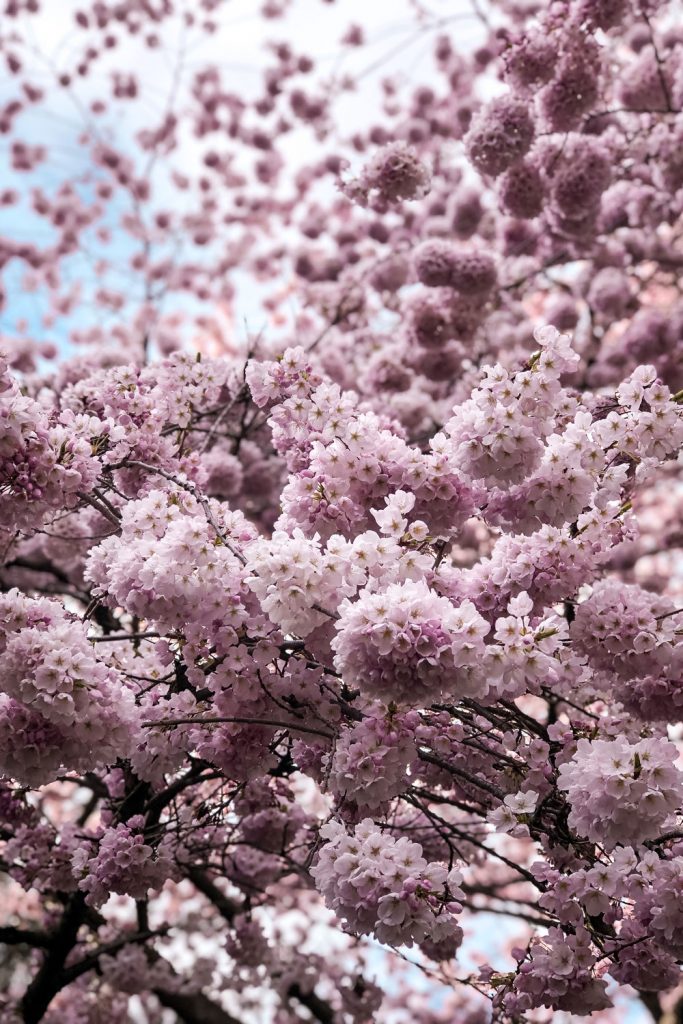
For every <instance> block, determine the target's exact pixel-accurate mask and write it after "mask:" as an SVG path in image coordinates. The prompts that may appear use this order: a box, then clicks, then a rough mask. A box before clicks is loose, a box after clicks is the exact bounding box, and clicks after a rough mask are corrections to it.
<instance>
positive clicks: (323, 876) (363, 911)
mask: <svg viewBox="0 0 683 1024" xmlns="http://www.w3.org/2000/svg"><path fill="white" fill-rule="evenodd" d="M321 836H322V838H323V839H325V840H326V842H325V844H324V845H323V847H322V848H321V851H320V854H319V857H318V861H317V863H316V864H315V865H314V867H313V868H312V870H311V873H312V875H313V878H314V879H315V882H316V885H317V886H318V888H319V890H320V892H321V893H322V895H323V896H324V898H325V902H326V903H327V904H328V906H330V907H331V908H332V909H333V910H334V911H335V912H336V913H337V914H338V916H339V917H340V918H341V919H342V921H343V922H344V924H345V926H346V927H347V928H348V929H349V930H350V931H351V932H353V933H354V934H357V935H369V934H374V935H375V936H376V937H377V938H378V939H379V940H380V942H385V943H387V944H388V945H393V946H401V945H408V946H412V945H413V944H418V945H423V944H424V945H426V947H427V949H428V950H429V951H430V955H433V954H434V953H437V954H438V955H437V956H436V958H437V959H450V958H451V957H452V956H453V955H454V953H455V951H456V949H457V947H458V946H459V945H460V942H461V940H462V930H461V929H460V927H459V925H458V924H457V920H456V915H457V914H458V913H459V912H460V909H461V906H460V904H459V902H458V900H459V899H462V898H463V893H462V891H461V890H460V887H459V886H460V881H461V876H460V874H459V872H458V871H457V870H454V869H451V870H450V871H449V870H448V869H447V867H446V866H445V865H444V864H438V863H429V862H428V861H427V860H425V858H424V857H423V855H422V847H421V846H420V845H419V843H413V842H411V841H410V840H409V839H407V838H406V837H401V838H400V839H394V838H392V837H391V836H390V835H388V834H387V833H383V832H382V830H381V829H380V828H378V827H377V826H376V825H375V824H373V822H372V820H371V819H370V818H365V819H364V820H363V821H361V822H360V824H359V825H356V827H355V829H354V830H353V833H352V834H351V835H349V834H348V833H347V832H346V830H345V828H344V827H343V825H340V824H339V823H338V822H334V821H331V822H329V823H328V824H327V825H324V826H323V827H322V829H321Z"/></svg>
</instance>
